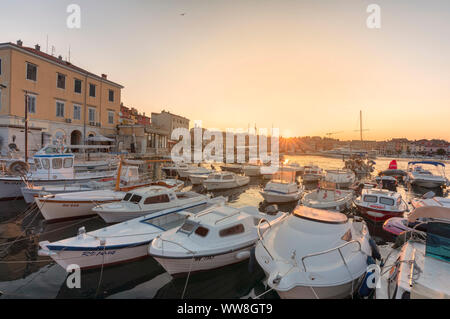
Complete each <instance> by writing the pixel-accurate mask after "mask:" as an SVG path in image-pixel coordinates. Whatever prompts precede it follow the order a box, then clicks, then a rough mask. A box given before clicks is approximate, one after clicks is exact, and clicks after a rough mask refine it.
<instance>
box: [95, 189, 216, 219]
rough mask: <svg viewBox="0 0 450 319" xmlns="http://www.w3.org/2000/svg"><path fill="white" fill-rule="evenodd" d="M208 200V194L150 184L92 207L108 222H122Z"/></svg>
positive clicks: (202, 203)
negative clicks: (112, 200)
mask: <svg viewBox="0 0 450 319" xmlns="http://www.w3.org/2000/svg"><path fill="white" fill-rule="evenodd" d="M207 201H208V196H206V195H201V194H198V193H195V192H175V191H174V190H172V189H170V188H167V187H164V186H149V187H140V188H135V189H133V190H130V191H129V192H127V193H126V195H125V196H123V198H122V200H121V201H119V202H118V201H114V202H111V203H106V204H100V203H99V204H98V205H95V207H93V208H92V212H94V213H96V214H98V215H99V216H100V217H101V218H102V219H103V220H104V221H105V222H107V223H120V222H123V221H126V220H129V219H133V218H136V217H140V216H143V215H147V214H150V213H153V212H157V211H161V210H164V209H169V208H175V207H182V206H185V205H187V204H190V205H196V206H201V205H204V204H205V203H206V202H207Z"/></svg>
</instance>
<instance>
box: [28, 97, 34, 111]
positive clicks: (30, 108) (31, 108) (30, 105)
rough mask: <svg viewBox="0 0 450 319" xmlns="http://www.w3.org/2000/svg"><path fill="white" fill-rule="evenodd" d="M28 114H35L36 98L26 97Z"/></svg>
mask: <svg viewBox="0 0 450 319" xmlns="http://www.w3.org/2000/svg"><path fill="white" fill-rule="evenodd" d="M27 104H28V113H36V96H35V95H27Z"/></svg>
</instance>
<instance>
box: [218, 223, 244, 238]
mask: <svg viewBox="0 0 450 319" xmlns="http://www.w3.org/2000/svg"><path fill="white" fill-rule="evenodd" d="M244 231H245V229H244V225H242V224H238V225H235V226H232V227H228V228H225V229H222V230H221V231H220V232H219V236H220V237H226V236H231V235H238V234H242V233H243V232H244Z"/></svg>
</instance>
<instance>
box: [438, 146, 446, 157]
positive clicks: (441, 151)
mask: <svg viewBox="0 0 450 319" xmlns="http://www.w3.org/2000/svg"><path fill="white" fill-rule="evenodd" d="M436 154H437V155H440V156H443V155H446V154H447V152H446V151H445V150H444V149H443V148H440V149H438V150H437V151H436Z"/></svg>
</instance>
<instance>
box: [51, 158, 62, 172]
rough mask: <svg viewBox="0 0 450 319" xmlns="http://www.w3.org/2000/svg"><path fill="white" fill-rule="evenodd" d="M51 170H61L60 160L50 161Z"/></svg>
mask: <svg viewBox="0 0 450 319" xmlns="http://www.w3.org/2000/svg"><path fill="white" fill-rule="evenodd" d="M52 168H53V169H60V168H62V158H54V159H53V160H52Z"/></svg>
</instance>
